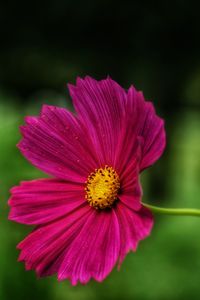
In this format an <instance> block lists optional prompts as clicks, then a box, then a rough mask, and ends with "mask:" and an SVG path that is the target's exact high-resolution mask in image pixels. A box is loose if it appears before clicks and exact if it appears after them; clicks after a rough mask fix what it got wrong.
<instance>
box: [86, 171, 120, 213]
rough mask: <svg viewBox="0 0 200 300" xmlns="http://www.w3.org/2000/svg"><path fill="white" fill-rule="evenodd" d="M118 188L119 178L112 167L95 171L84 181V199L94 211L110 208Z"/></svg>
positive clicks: (115, 198)
mask: <svg viewBox="0 0 200 300" xmlns="http://www.w3.org/2000/svg"><path fill="white" fill-rule="evenodd" d="M119 188H120V181H119V176H118V174H117V173H116V171H115V170H114V169H113V168H112V167H108V166H107V165H106V166H105V168H104V169H103V168H99V169H95V171H94V172H92V173H91V174H90V175H89V176H88V179H87V181H86V188H85V191H86V195H85V198H86V200H87V201H88V203H89V204H90V206H93V207H94V208H96V209H105V208H107V207H109V208H110V207H112V205H113V203H114V202H115V201H116V200H117V194H118V192H119Z"/></svg>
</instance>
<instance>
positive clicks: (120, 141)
mask: <svg viewBox="0 0 200 300" xmlns="http://www.w3.org/2000/svg"><path fill="white" fill-rule="evenodd" d="M69 90H70V93H71V96H72V99H73V103H74V106H75V109H76V112H77V113H78V117H79V118H80V120H81V121H82V122H83V123H84V124H85V126H86V128H88V130H89V131H90V135H91V139H92V141H93V143H94V146H95V148H96V151H97V153H98V156H99V157H100V162H101V164H111V165H114V166H116V165H118V166H121V167H122V168H124V166H126V165H127V163H128V162H129V161H130V160H131V158H132V157H133V153H134V152H135V147H136V144H137V139H138V138H140V140H141V143H143V146H142V152H143V154H142V160H141V166H140V169H141V170H143V169H144V168H147V167H148V166H150V165H152V164H153V163H154V162H155V161H156V160H157V159H158V158H159V157H160V156H161V154H162V153H163V150H164V148H165V131H164V124H163V120H162V119H161V118H159V117H158V116H156V113H155V111H154V108H153V105H152V104H151V103H150V102H146V101H145V99H144V96H143V94H142V93H141V92H138V91H136V89H135V88H134V87H133V86H132V87H131V88H130V89H129V90H128V93H126V92H125V90H123V89H122V88H121V87H120V86H119V85H118V84H117V83H116V82H114V81H113V80H111V79H110V78H107V79H105V80H101V81H96V80H94V79H92V78H90V77H88V76H87V77H86V78H85V79H80V78H79V79H78V80H77V84H76V86H72V85H69ZM125 153H126V154H125Z"/></svg>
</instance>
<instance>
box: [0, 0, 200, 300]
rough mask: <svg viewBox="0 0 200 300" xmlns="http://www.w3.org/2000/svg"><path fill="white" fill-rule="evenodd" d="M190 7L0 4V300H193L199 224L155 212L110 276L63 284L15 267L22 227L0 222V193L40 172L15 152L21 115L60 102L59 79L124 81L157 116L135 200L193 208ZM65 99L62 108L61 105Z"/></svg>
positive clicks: (199, 54) (196, 30) (198, 288)
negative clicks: (157, 129)
mask: <svg viewBox="0 0 200 300" xmlns="http://www.w3.org/2000/svg"><path fill="white" fill-rule="evenodd" d="M199 8H200V5H199V2H198V1H177V0H175V1H173V2H172V1H160V2H159V1H157V2H156V1H155V2H154V1H117V0H116V1H106V0H101V1H97V0H96V1H88V0H87V1H72V0H71V1H70V0H57V1H55V0H52V1H42V2H39V1H38V2H37V1H34V2H33V1H29V2H22V1H12V0H9V1H1V3H0V33H1V35H0V36H1V47H0V200H1V201H0V300H12V299H20V300H27V299H29V300H32V299H34V300H35V299H37V300H40V299H42V300H44V299H47V300H66V299H70V300H91V299H99V300H100V299H101V300H107V299H137V300H143V299H144V300H146V299H147V300H157V299H162V300H165V299H166V300H168V299H172V300H173V299H174V300H176V299H193V300H195V299H200V219H198V218H192V217H172V216H171V217H170V216H161V217H160V216H156V218H155V226H154V229H153V231H152V234H151V236H150V237H149V238H148V239H146V240H145V241H143V242H142V243H141V244H140V246H139V248H138V251H137V253H130V254H129V255H128V256H127V258H126V259H125V261H124V263H123V265H122V267H121V270H120V272H117V270H114V271H113V272H112V273H111V274H110V276H109V277H108V278H107V279H106V280H105V281H104V282H103V283H101V284H99V283H96V282H93V281H92V282H90V283H89V284H88V285H87V286H80V285H79V286H77V287H72V286H71V285H70V283H69V282H67V281H65V282H62V283H58V282H57V280H56V278H55V277H52V278H46V279H41V280H38V279H37V278H36V276H35V274H34V272H32V271H31V272H26V271H25V270H24V266H23V264H22V263H18V262H17V257H18V251H17V250H16V244H17V243H18V242H19V241H20V240H21V239H23V238H24V236H25V235H26V234H27V233H28V232H30V230H31V228H27V227H26V226H23V225H19V224H15V223H11V222H8V220H7V214H8V207H7V199H8V197H9V192H8V191H9V189H10V188H11V187H12V186H13V185H17V184H18V183H19V181H20V180H30V179H33V178H38V177H43V176H44V175H43V174H42V173H41V172H39V171H38V170H36V169H35V168H34V167H33V166H31V165H30V164H29V163H28V162H26V161H25V159H24V158H23V157H22V156H21V154H20V153H19V151H18V150H17V148H16V146H15V145H16V143H17V142H18V141H19V139H20V135H19V131H18V127H19V125H20V124H22V123H23V118H24V116H25V115H34V114H38V113H39V110H40V107H41V105H42V104H43V103H49V104H54V105H58V106H66V107H69V108H71V102H70V99H69V95H68V92H67V91H66V82H72V83H74V82H75V78H76V77H77V76H85V75H87V74H88V75H91V76H93V77H95V78H97V79H101V78H104V77H106V76H107V75H108V74H109V75H110V76H111V77H112V78H113V79H115V80H117V81H118V82H119V83H120V84H121V85H123V86H124V87H125V88H128V86H129V85H130V84H131V83H133V84H134V85H135V86H136V87H137V89H141V90H143V91H144V94H145V96H146V98H148V99H151V100H153V102H154V104H155V106H156V109H157V112H158V113H159V114H160V115H161V116H162V117H163V118H164V119H165V120H166V130H167V138H168V143H167V149H166V151H165V153H164V155H163V157H162V159H160V161H159V162H157V163H156V165H155V166H153V168H150V169H149V170H146V171H145V172H144V174H142V182H143V187H144V199H143V200H144V201H146V202H148V203H152V204H155V205H156V204H157V205H161V206H168V207H170V206H171V207H196V208H200V201H199V198H200V197H199V195H200V43H199V36H200V25H199ZM66 99H67V100H66Z"/></svg>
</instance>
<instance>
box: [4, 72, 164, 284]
mask: <svg viewBox="0 0 200 300" xmlns="http://www.w3.org/2000/svg"><path fill="white" fill-rule="evenodd" d="M69 90H70V94H71V97H72V100H73V104H74V108H75V111H76V114H73V113H71V112H69V111H67V110H66V109H65V108H58V107H54V106H47V105H44V106H43V108H42V111H41V114H40V116H39V117H26V125H25V126H22V127H21V132H22V135H23V139H22V140H21V141H20V143H19V145H18V147H19V149H20V151H21V152H22V154H23V155H24V156H25V157H26V158H27V159H28V160H29V161H30V162H31V163H32V164H33V165H34V166H36V167H38V168H39V169H41V170H42V171H44V172H46V173H47V174H49V175H51V176H52V178H50V179H38V180H33V181H29V182H22V183H21V185H20V186H17V187H14V188H12V189H11V193H12V196H11V198H10V200H9V205H10V206H11V210H10V214H9V219H10V220H13V221H16V222H19V223H23V224H27V225H37V226H36V228H35V230H33V232H32V233H31V234H30V235H28V237H26V238H25V239H24V240H23V241H22V242H21V243H20V244H19V245H18V248H19V249H20V250H21V253H20V256H19V260H20V261H24V262H25V266H26V269H27V270H30V269H34V270H36V272H37V274H38V275H39V276H47V275H52V274H54V273H57V275H58V279H59V280H63V279H66V278H68V279H70V280H71V282H72V284H73V285H75V284H76V283H77V282H78V281H80V282H81V283H87V282H88V281H89V280H90V279H91V278H94V279H95V280H97V281H102V280H103V279H104V278H105V277H106V276H107V275H108V274H109V273H110V272H111V270H112V269H113V267H114V265H115V264H116V263H117V262H118V263H119V264H121V262H122V261H123V259H124V257H125V256H126V254H127V253H128V252H129V251H130V250H133V251H135V250H136V248H137V245H138V243H139V241H140V240H142V239H144V238H146V237H147V236H148V235H149V234H150V232H151V229H152V225H153V217H152V214H151V212H150V211H149V210H148V209H147V208H145V207H144V206H143V205H142V203H141V196H142V190H141V187H140V183H139V174H140V172H141V171H142V170H144V169H145V168H147V167H149V166H150V165H152V164H153V163H154V162H155V161H156V160H157V159H158V158H159V157H160V155H161V154H162V152H163V150H164V147H165V131H164V126H163V120H162V119H160V118H159V117H158V116H156V114H155V111H154V107H153V105H152V103H150V102H146V101H145V99H144V97H143V94H142V93H141V92H138V91H136V89H135V88H134V87H133V86H131V87H130V89H129V90H128V92H126V91H125V90H124V89H122V88H121V87H120V86H119V85H118V84H117V83H116V82H114V81H113V80H111V79H110V78H107V79H105V80H102V81H96V80H94V79H92V78H90V77H86V78H85V79H80V78H79V79H77V84H76V86H73V85H69Z"/></svg>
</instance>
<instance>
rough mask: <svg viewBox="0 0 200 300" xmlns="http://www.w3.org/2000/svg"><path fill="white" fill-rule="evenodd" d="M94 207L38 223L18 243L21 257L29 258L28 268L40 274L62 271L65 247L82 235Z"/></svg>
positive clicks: (24, 259)
mask: <svg viewBox="0 0 200 300" xmlns="http://www.w3.org/2000/svg"><path fill="white" fill-rule="evenodd" d="M91 211H92V210H91V208H90V207H89V206H88V205H86V206H84V207H81V208H79V209H77V210H75V211H74V212H73V213H71V214H70V215H68V216H67V217H64V218H60V219H58V220H56V221H54V222H51V223H48V224H44V225H42V226H38V227H37V228H36V229H35V230H34V231H33V232H32V233H31V234H29V235H28V236H27V237H26V238H25V239H24V240H23V241H22V242H21V243H20V244H19V245H18V249H20V250H21V253H20V256H19V261H24V262H25V265H26V269H27V270H30V269H35V270H36V272H37V274H38V275H39V276H47V275H52V274H54V273H56V272H58V269H59V267H60V264H61V262H62V260H63V254H64V252H65V250H66V249H67V248H68V247H69V246H70V244H71V242H72V241H73V239H74V236H76V235H78V233H79V232H80V230H81V228H82V226H83V225H84V223H85V218H86V219H87V217H88V216H89V215H90V214H91Z"/></svg>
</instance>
